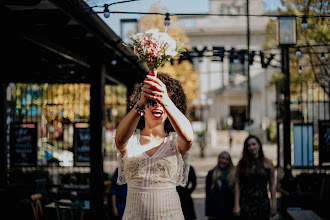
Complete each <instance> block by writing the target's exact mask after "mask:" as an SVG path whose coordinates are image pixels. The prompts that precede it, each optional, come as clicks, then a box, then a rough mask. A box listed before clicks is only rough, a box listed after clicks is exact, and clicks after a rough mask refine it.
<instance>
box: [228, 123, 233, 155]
mask: <svg viewBox="0 0 330 220" xmlns="http://www.w3.org/2000/svg"><path fill="white" fill-rule="evenodd" d="M234 132H235V130H234V129H233V128H230V129H229V131H228V133H229V149H230V150H231V147H232V146H233V139H234Z"/></svg>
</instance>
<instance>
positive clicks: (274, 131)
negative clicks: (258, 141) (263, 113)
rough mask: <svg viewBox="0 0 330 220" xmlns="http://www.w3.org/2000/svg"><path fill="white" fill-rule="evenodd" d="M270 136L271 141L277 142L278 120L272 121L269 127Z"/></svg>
mask: <svg viewBox="0 0 330 220" xmlns="http://www.w3.org/2000/svg"><path fill="white" fill-rule="evenodd" d="M267 134H268V138H269V140H270V142H271V143H276V142H277V128H276V121H272V122H270V124H269V127H268V129H267Z"/></svg>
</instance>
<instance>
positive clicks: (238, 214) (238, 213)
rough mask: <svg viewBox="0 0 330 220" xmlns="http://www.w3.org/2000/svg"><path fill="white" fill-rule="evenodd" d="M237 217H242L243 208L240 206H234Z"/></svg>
mask: <svg viewBox="0 0 330 220" xmlns="http://www.w3.org/2000/svg"><path fill="white" fill-rule="evenodd" d="M233 213H234V215H235V216H240V215H241V207H239V206H237V205H236V206H234V211H233Z"/></svg>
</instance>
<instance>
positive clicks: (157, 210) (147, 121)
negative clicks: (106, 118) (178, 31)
mask: <svg viewBox="0 0 330 220" xmlns="http://www.w3.org/2000/svg"><path fill="white" fill-rule="evenodd" d="M150 101H151V104H150ZM128 104H129V106H130V108H131V110H130V111H129V112H128V113H127V114H126V116H125V117H124V118H123V119H122V120H121V122H120V124H119V125H118V127H117V131H116V137H115V144H116V147H117V149H118V151H119V152H120V154H118V162H119V164H118V165H119V176H118V180H117V183H118V184H124V183H127V186H128V191H127V200H126V201H127V202H126V207H125V212H124V216H123V219H124V220H128V219H129V220H145V219H150V220H151V219H152V220H156V219H161V220H169V219H171V220H184V217H183V214H182V210H181V204H180V198H179V196H178V193H177V191H176V186H177V185H181V186H184V185H185V184H186V181H187V178H188V172H189V165H188V151H189V149H190V148H191V146H192V143H193V136H194V135H193V130H192V127H191V124H190V122H189V120H188V119H187V118H186V117H185V113H186V110H187V100H186V95H185V93H184V91H183V89H182V86H181V84H180V82H179V81H178V80H175V79H173V78H171V77H170V76H169V75H167V74H164V73H159V74H158V77H155V76H150V75H148V76H147V78H146V80H145V81H144V83H143V84H142V85H141V86H140V87H139V88H137V89H136V90H135V91H134V92H133V93H132V95H131V96H130V99H129V103H128Z"/></svg>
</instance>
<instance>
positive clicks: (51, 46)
mask: <svg viewBox="0 0 330 220" xmlns="http://www.w3.org/2000/svg"><path fill="white" fill-rule="evenodd" d="M24 38H25V39H26V40H29V41H31V42H33V43H35V44H37V45H39V46H41V47H43V48H46V49H48V50H49V51H52V52H54V53H56V54H58V55H60V56H62V57H64V58H66V59H69V60H72V61H74V62H76V63H79V64H80V65H82V66H85V67H87V68H90V67H91V65H90V64H89V63H88V62H87V61H86V60H85V58H83V57H81V56H79V55H78V54H75V53H73V52H72V51H69V50H68V49H66V48H64V47H62V46H61V45H59V44H57V43H54V42H51V41H48V40H46V39H45V38H43V37H40V36H38V35H34V34H26V35H24Z"/></svg>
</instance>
